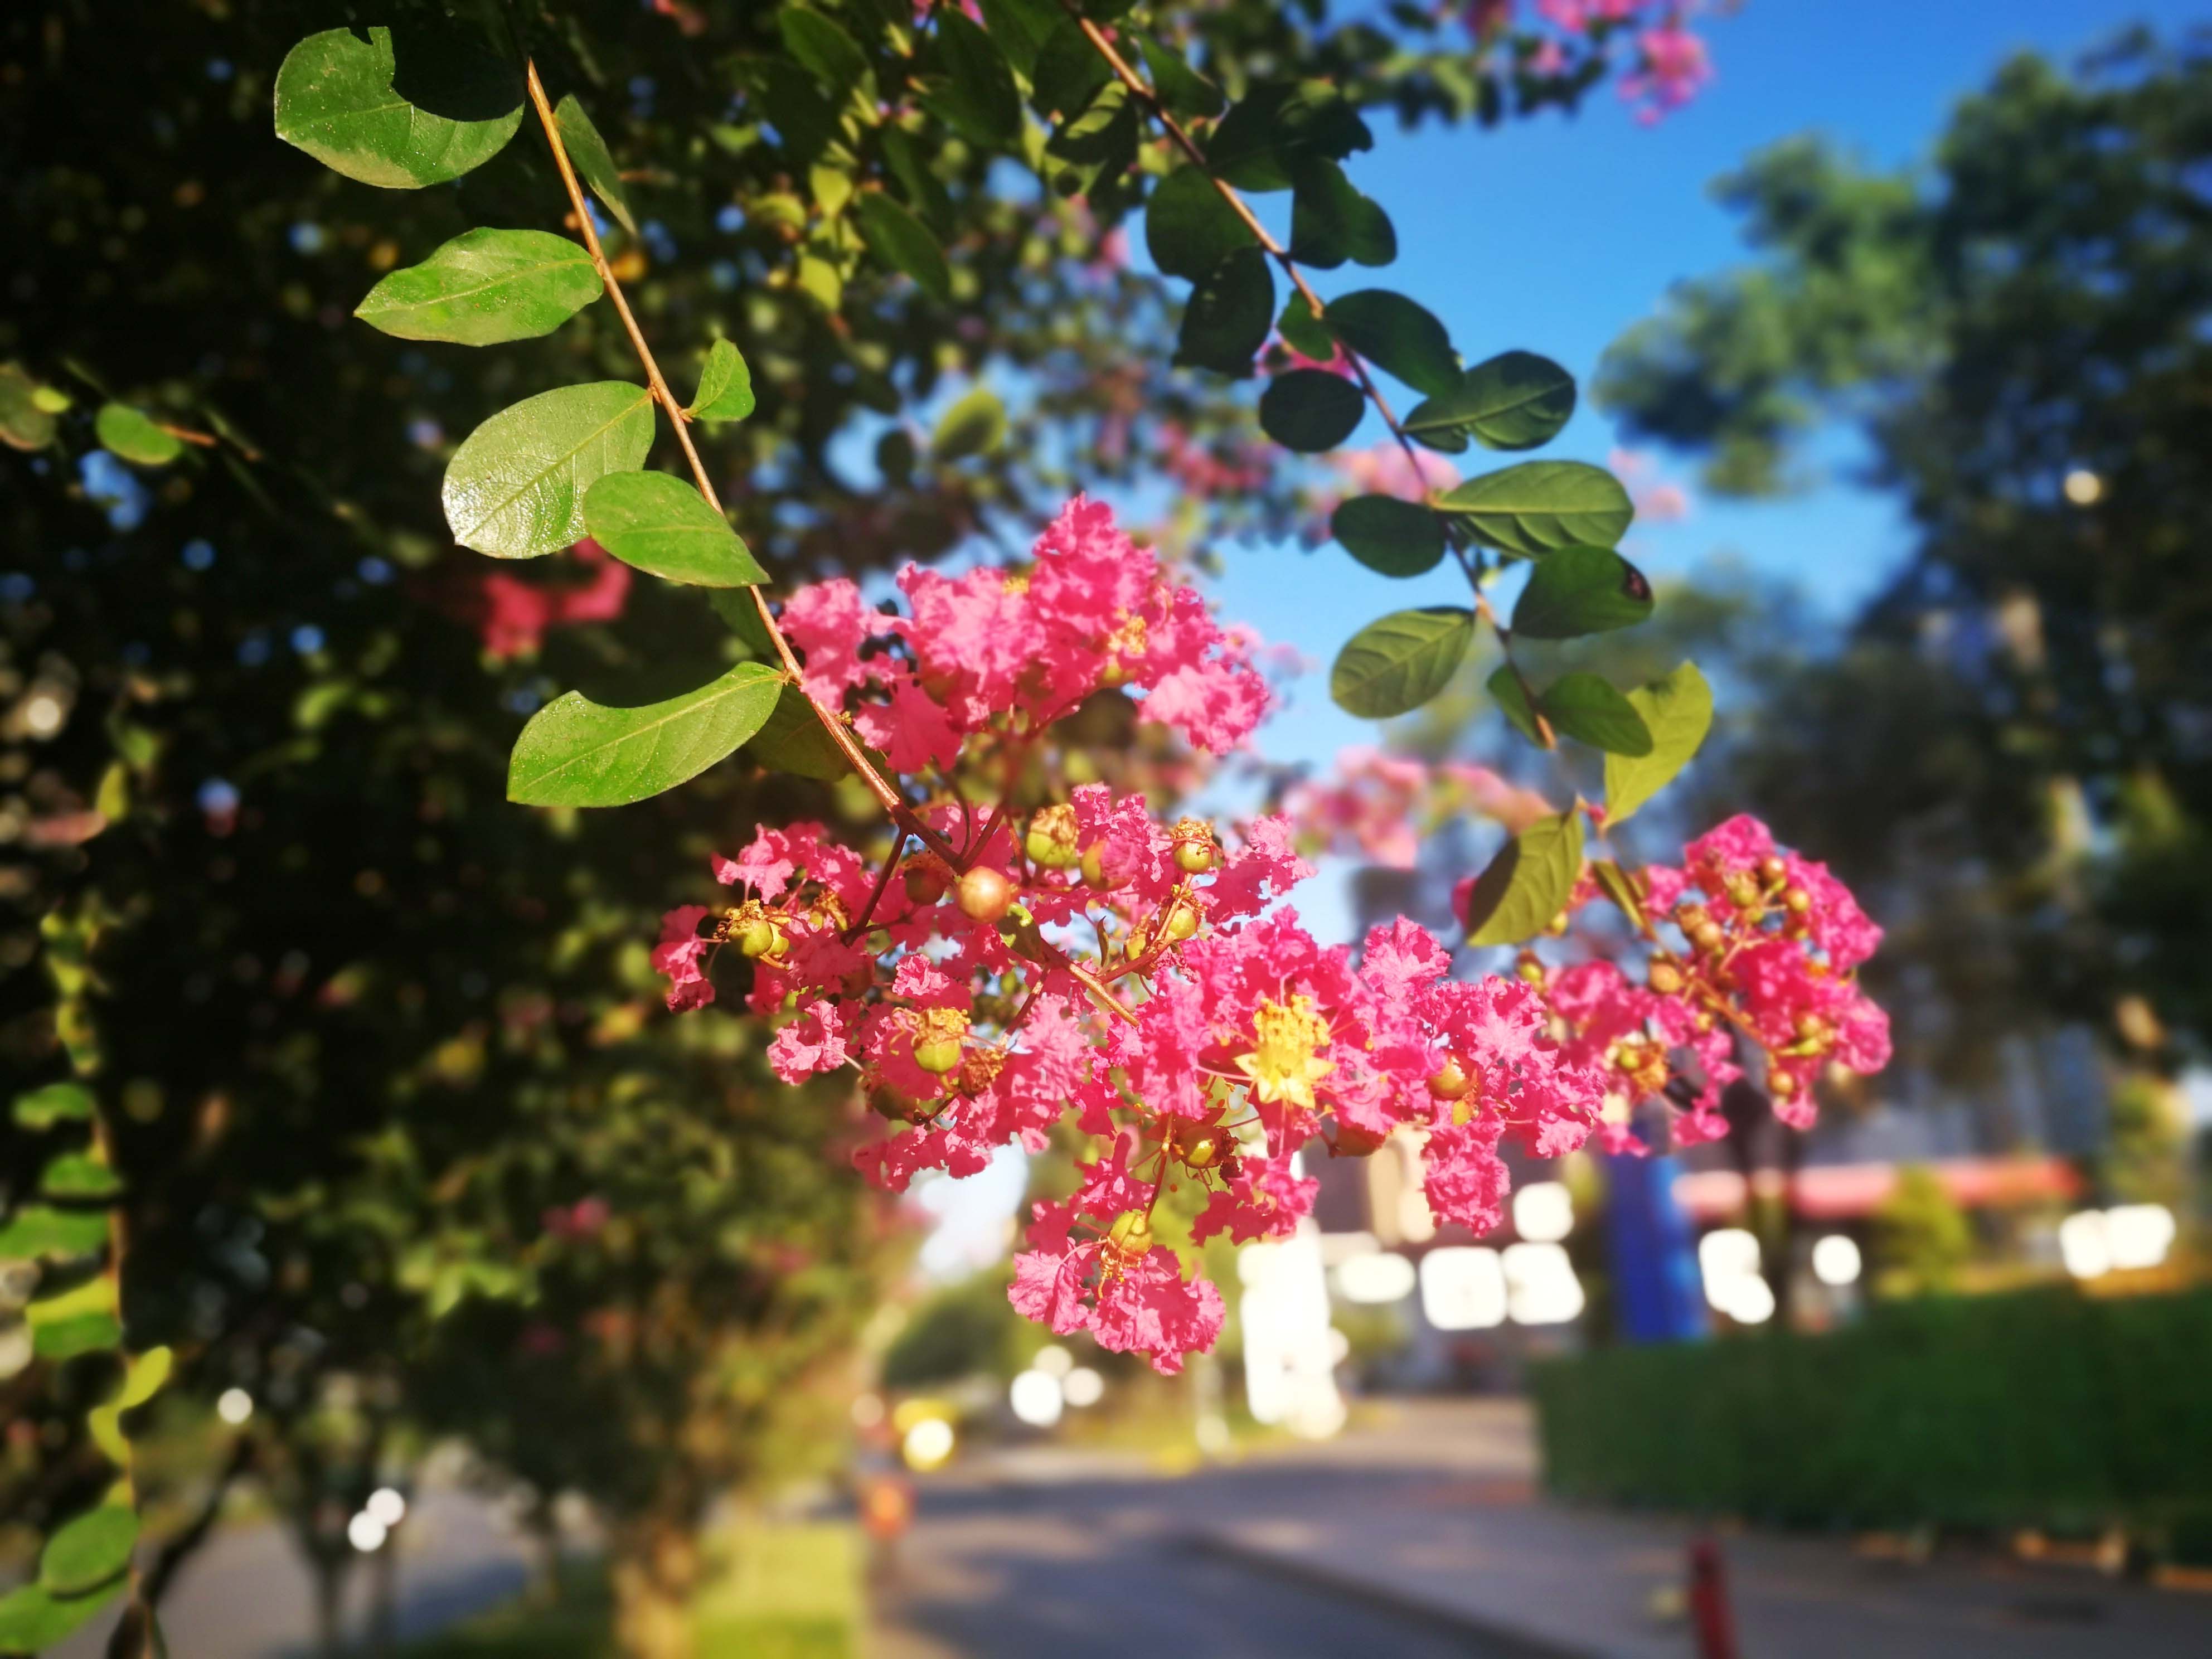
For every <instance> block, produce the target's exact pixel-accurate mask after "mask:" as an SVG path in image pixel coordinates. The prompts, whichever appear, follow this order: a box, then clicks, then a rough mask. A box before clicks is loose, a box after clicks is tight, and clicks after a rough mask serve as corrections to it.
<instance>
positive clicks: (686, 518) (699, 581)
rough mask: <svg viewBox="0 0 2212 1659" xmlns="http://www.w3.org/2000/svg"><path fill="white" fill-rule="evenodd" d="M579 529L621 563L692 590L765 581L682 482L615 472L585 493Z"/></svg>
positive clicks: (726, 528) (717, 517)
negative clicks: (588, 534) (586, 532)
mask: <svg viewBox="0 0 2212 1659" xmlns="http://www.w3.org/2000/svg"><path fill="white" fill-rule="evenodd" d="M584 528H585V529H586V530H587V531H589V532H591V537H592V540H593V541H595V542H597V543H598V544H599V545H600V546H601V547H604V548H605V549H606V550H607V551H608V552H610V553H611V554H613V555H614V556H615V557H617V558H618V559H620V560H621V561H622V562H623V563H624V564H627V565H635V567H636V568H638V569H640V570H642V571H644V572H646V573H647V574H648V575H653V576H659V577H660V578H661V579H662V580H665V581H671V582H688V583H690V585H691V586H694V587H750V586H752V585H753V584H754V583H756V582H764V581H766V580H768V572H767V571H765V570H763V569H762V568H760V566H759V565H758V564H757V563H756V562H754V560H753V556H752V555H751V554H750V552H748V551H747V550H746V548H745V544H744V543H743V542H741V541H739V540H738V532H736V531H734V530H732V529H731V528H730V525H729V521H728V520H726V519H725V518H723V516H722V515H721V514H720V513H717V512H716V511H715V510H714V508H713V507H710V506H708V504H707V498H706V497H705V496H704V495H701V494H700V493H699V492H698V491H697V490H696V489H693V488H692V487H691V486H690V484H689V483H685V482H684V480H683V479H681V478H674V477H670V476H669V475H668V474H667V473H665V472H613V473H610V474H608V475H607V476H606V477H604V478H602V479H600V480H599V482H598V483H595V484H593V485H592V487H591V488H590V489H587V490H586V491H585V492H584Z"/></svg>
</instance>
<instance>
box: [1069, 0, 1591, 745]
mask: <svg viewBox="0 0 2212 1659" xmlns="http://www.w3.org/2000/svg"><path fill="white" fill-rule="evenodd" d="M1060 4H1061V6H1062V8H1063V9H1065V10H1066V13H1067V15H1069V16H1070V17H1072V18H1073V19H1074V21H1075V24H1076V27H1079V28H1080V29H1081V30H1082V31H1083V35H1084V39H1085V40H1088V41H1090V43H1091V47H1092V49H1093V50H1094V51H1096V52H1097V53H1098V55H1099V56H1100V57H1101V58H1104V59H1105V60H1106V64H1107V67H1108V68H1109V69H1111V70H1113V71H1114V76H1115V79H1116V80H1118V81H1119V82H1121V84H1122V86H1123V87H1125V88H1127V90H1128V93H1129V95H1130V96H1131V97H1132V98H1133V99H1135V100H1137V102H1138V105H1139V107H1141V108H1142V109H1144V110H1146V112H1149V113H1150V114H1151V116H1152V118H1153V119H1154V120H1156V121H1158V123H1159V124H1160V125H1161V127H1162V128H1163V129H1164V131H1166V133H1167V135H1168V137H1170V138H1172V139H1173V140H1174V141H1175V143H1176V148H1177V149H1181V150H1182V153H1183V155H1185V156H1186V157H1187V158H1188V160H1189V161H1190V163H1191V165H1192V166H1194V167H1197V168H1198V169H1199V171H1200V172H1201V173H1205V174H1206V179H1207V181H1208V182H1209V183H1211V184H1212V186H1213V188H1214V191H1215V193H1216V194H1217V195H1218V196H1219V197H1221V199H1222V200H1223V201H1224V202H1225V203H1227V204H1229V208H1230V210H1231V212H1233V213H1234V214H1236V216H1237V217H1238V218H1239V219H1241V220H1243V222H1244V228H1246V229H1247V230H1249V231H1250V232H1251V233H1252V234H1253V236H1254V238H1255V240H1257V241H1258V242H1259V244H1260V246H1261V248H1262V249H1264V250H1265V251H1266V252H1267V255H1268V257H1269V258H1272V259H1273V260H1274V262H1275V263H1276V264H1279V265H1280V266H1281V267H1282V270H1283V275H1284V276H1286V277H1288V278H1289V279H1290V283H1291V287H1292V288H1294V289H1297V292H1298V296H1299V297H1300V298H1301V299H1303V300H1304V301H1305V302H1306V308H1307V309H1308V310H1309V311H1310V312H1312V313H1313V318H1314V320H1315V321H1316V322H1317V323H1318V322H1320V321H1321V320H1322V312H1323V311H1324V309H1325V307H1324V306H1323V305H1322V298H1321V295H1318V294H1316V293H1315V292H1314V291H1313V286H1312V284H1311V283H1308V282H1307V281H1306V279H1305V273H1304V272H1303V271H1301V270H1299V269H1298V267H1297V261H1296V260H1294V259H1292V258H1291V252H1290V250H1289V249H1288V248H1286V247H1285V246H1283V245H1282V244H1281V243H1280V242H1279V241H1278V240H1275V237H1274V235H1273V233H1272V232H1270V231H1269V230H1268V228H1267V226H1265V225H1263V224H1261V222H1260V216H1259V215H1258V214H1256V213H1255V212H1253V211H1252V208H1251V204H1249V203H1248V202H1246V201H1245V199H1244V198H1243V196H1241V195H1239V194H1238V193H1237V188H1236V186H1235V185H1231V183H1230V182H1229V181H1228V180H1227V179H1224V178H1223V177H1222V176H1221V175H1220V174H1219V173H1216V172H1215V171H1214V170H1213V168H1212V166H1211V165H1210V164H1209V163H1208V162H1207V161H1206V152H1205V151H1204V150H1203V149H1200V148H1199V144H1198V141H1197V140H1196V139H1195V138H1193V137H1191V136H1190V132H1189V130H1188V128H1186V127H1185V126H1184V125H1182V122H1180V121H1178V120H1176V118H1175V117H1174V116H1173V115H1172V114H1170V112H1169V111H1168V108H1167V106H1166V105H1164V104H1163V103H1162V102H1161V101H1160V100H1159V97H1158V94H1156V93H1154V92H1153V90H1152V88H1151V87H1149V86H1147V85H1146V83H1145V81H1144V78H1143V77H1142V76H1139V74H1138V73H1137V72H1136V70H1133V69H1132V68H1131V67H1130V66H1129V63H1128V60H1127V58H1123V57H1122V56H1121V52H1119V51H1117V50H1116V49H1115V46H1114V43H1113V42H1112V41H1111V40H1108V39H1107V38H1106V32H1105V31H1104V30H1103V29H1102V28H1100V27H1098V25H1097V24H1096V23H1094V22H1092V21H1091V19H1089V18H1088V17H1085V15H1083V13H1082V10H1081V9H1080V8H1079V7H1078V6H1077V4H1076V3H1075V0H1060ZM1337 349H1338V350H1339V351H1340V352H1341V353H1343V355H1344V360H1345V362H1347V363H1349V364H1350V365H1351V367H1352V376H1353V378H1354V379H1356V380H1358V382H1359V389H1360V391H1361V392H1363V393H1364V394H1365V396H1366V398H1367V401H1368V402H1369V403H1370V404H1373V405H1374V406H1375V412H1376V414H1377V415H1380V416H1382V417H1383V425H1384V426H1386V427H1388V428H1389V429H1390V435H1391V437H1393V438H1394V439H1395V440H1396V441H1397V444H1398V447H1399V448H1400V449H1401V450H1403V451H1404V452H1405V455H1406V460H1407V464H1408V465H1411V466H1412V467H1413V481H1414V483H1416V484H1418V485H1419V486H1420V489H1421V495H1422V497H1423V499H1424V500H1426V498H1427V496H1428V493H1429V492H1428V487H1427V485H1426V484H1425V483H1423V481H1422V474H1421V457H1420V454H1419V452H1418V451H1417V450H1415V449H1414V447H1413V439H1412V437H1411V436H1409V435H1407V431H1406V428H1405V425H1404V423H1403V422H1401V421H1400V420H1399V419H1398V416H1397V415H1396V413H1395V411H1393V410H1392V409H1391V407H1390V403H1389V399H1388V398H1385V397H1383V389H1382V388H1381V387H1380V386H1377V385H1376V383H1375V376H1374V374H1373V372H1372V371H1371V370H1370V368H1368V365H1367V362H1366V360H1365V359H1364V358H1363V357H1361V356H1360V355H1359V354H1358V352H1356V351H1354V350H1353V349H1352V348H1351V347H1350V346H1348V345H1346V344H1345V343H1343V342H1342V341H1341V340H1340V341H1338V342H1337ZM1452 550H1453V551H1454V552H1455V553H1456V554H1458V555H1459V558H1460V568H1461V569H1462V571H1463V572H1465V573H1466V575H1467V580H1468V587H1469V588H1471V589H1472V590H1473V591H1474V613H1475V615H1476V616H1478V617H1480V618H1481V619H1482V620H1483V622H1485V623H1487V624H1488V625H1489V627H1490V629H1491V630H1492V632H1493V633H1495V634H1496V635H1498V648H1499V649H1500V650H1502V651H1504V653H1505V665H1506V667H1507V668H1509V669H1510V670H1511V671H1512V673H1513V678H1514V681H1515V683H1516V684H1518V685H1519V686H1520V688H1521V696H1522V699H1523V700H1524V701H1525V702H1527V703H1528V711H1529V713H1530V714H1531V715H1532V716H1534V720H1535V722H1536V732H1537V736H1538V739H1539V741H1541V743H1542V744H1543V745H1544V747H1545V748H1547V749H1552V748H1556V747H1557V746H1558V743H1559V740H1558V738H1556V737H1554V736H1553V732H1552V725H1551V722H1550V721H1549V720H1546V719H1545V718H1544V716H1543V715H1542V714H1541V713H1540V712H1538V710H1537V707H1536V693H1535V689H1534V687H1532V686H1531V685H1530V684H1528V680H1527V679H1526V678H1523V677H1522V672H1521V668H1520V665H1519V664H1517V663H1516V662H1515V661H1514V660H1513V650H1512V645H1513V635H1512V631H1511V630H1510V629H1508V628H1507V627H1506V626H1505V624H1504V623H1502V622H1500V621H1499V620H1498V613H1497V611H1494V610H1493V609H1492V607H1491V604H1490V599H1489V597H1488V596H1487V595H1486V594H1485V593H1484V592H1483V591H1482V584H1481V583H1480V581H1479V580H1477V579H1476V573H1475V570H1474V568H1473V567H1472V566H1471V565H1470V564H1469V563H1468V560H1467V556H1466V550H1464V549H1463V548H1462V547H1461V546H1460V545H1459V544H1458V543H1457V541H1456V540H1455V541H1454V542H1453V544H1452Z"/></svg>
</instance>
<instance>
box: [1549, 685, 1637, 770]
mask: <svg viewBox="0 0 2212 1659" xmlns="http://www.w3.org/2000/svg"><path fill="white" fill-rule="evenodd" d="M1542 702H1543V707H1544V718H1545V719H1546V720H1549V721H1551V723H1552V729H1553V731H1555V732H1559V734H1560V735H1561V736H1562V737H1569V738H1578V739H1580V740H1581V741H1582V742H1583V743H1586V744H1589V745H1590V746H1591V747H1592V748H1594V749H1602V750H1605V751H1606V752H1607V753H1608V754H1613V755H1630V756H1640V755H1649V754H1650V752H1651V750H1652V741H1651V729H1650V727H1649V726H1646V725H1644V716H1643V715H1641V714H1638V713H1637V712H1636V708H1635V705H1634V704H1632V703H1631V702H1629V701H1628V699H1627V698H1626V697H1624V696H1621V694H1620V692H1619V691H1617V690H1614V689H1613V686H1612V685H1611V684H1609V683H1607V681H1605V680H1602V679H1600V678H1598V677H1597V676H1596V675H1595V674H1586V673H1574V674H1562V675H1561V676H1560V677H1559V678H1558V679H1556V680H1554V681H1553V682H1552V684H1550V685H1548V686H1547V687H1546V688H1545V689H1544V695H1543V698H1542Z"/></svg>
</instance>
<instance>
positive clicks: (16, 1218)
mask: <svg viewBox="0 0 2212 1659" xmlns="http://www.w3.org/2000/svg"><path fill="white" fill-rule="evenodd" d="M106 1243H107V1217H106V1215H105V1214H103V1213H102V1212H100V1211H98V1210H58V1209H56V1208H54V1207H53V1206H52V1205H51V1204H26V1205H24V1206H22V1207H21V1209H19V1210H17V1211H16V1212H15V1214H13V1215H11V1216H9V1218H8V1219H7V1221H6V1222H5V1223H4V1224H0V1261H46V1260H49V1259H51V1260H53V1261H67V1260H69V1259H70V1257H72V1256H80V1255H91V1254H92V1253H93V1252H94V1251H95V1250H97V1249H100V1247H101V1246H102V1245H104V1244H106Z"/></svg>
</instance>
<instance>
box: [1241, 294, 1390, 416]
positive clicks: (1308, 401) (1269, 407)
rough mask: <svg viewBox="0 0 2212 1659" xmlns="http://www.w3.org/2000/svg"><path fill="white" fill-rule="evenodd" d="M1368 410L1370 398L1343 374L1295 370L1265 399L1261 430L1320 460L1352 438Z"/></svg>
mask: <svg viewBox="0 0 2212 1659" xmlns="http://www.w3.org/2000/svg"><path fill="white" fill-rule="evenodd" d="M1269 297H1270V298H1271V299H1272V298H1273V295H1270V296H1269ZM1366 410H1367V398H1366V394H1365V393H1364V392H1361V391H1360V389H1359V388H1358V386H1356V385H1354V384H1353V383H1352V381H1350V380H1346V379H1345V378H1344V376H1343V375H1341V374H1331V373H1330V372H1329V371H1328V369H1325V368H1293V369H1290V370H1287V371H1285V373H1283V374H1278V375H1276V376H1275V378H1274V379H1273V380H1270V381H1268V382H1267V390H1266V391H1265V392H1261V394H1260V426H1261V429H1262V430H1263V431H1265V432H1266V433H1267V435H1268V436H1269V437H1271V438H1273V440H1274V441H1276V442H1277V443H1279V444H1280V445H1282V446H1283V447H1284V448H1285V449H1295V450H1297V452H1298V453H1300V454H1302V455H1316V454H1319V453H1321V452H1322V451H1323V450H1325V449H1334V448H1335V447H1337V446H1338V445H1339V444H1340V443H1342V442H1343V441H1345V440H1346V438H1349V437H1350V436H1351V435H1352V431H1353V429H1354V428H1357V427H1358V424H1359V417H1360V416H1362V415H1363V414H1364V413H1365V412H1366Z"/></svg>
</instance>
